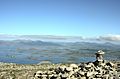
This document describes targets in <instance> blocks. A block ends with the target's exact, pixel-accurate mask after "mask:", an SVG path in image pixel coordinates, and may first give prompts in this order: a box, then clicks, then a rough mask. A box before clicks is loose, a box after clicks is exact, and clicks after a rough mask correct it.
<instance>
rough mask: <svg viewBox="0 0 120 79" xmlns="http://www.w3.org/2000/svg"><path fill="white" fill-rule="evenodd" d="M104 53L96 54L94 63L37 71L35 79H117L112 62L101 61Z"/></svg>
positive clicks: (100, 51)
mask: <svg viewBox="0 0 120 79" xmlns="http://www.w3.org/2000/svg"><path fill="white" fill-rule="evenodd" d="M103 55H104V52H103V51H102V50H99V51H98V52H97V53H96V61H95V62H88V63H81V64H70V65H69V66H66V65H61V66H59V67H57V68H54V69H49V70H48V71H37V72H36V73H35V74H34V77H35V79H119V77H118V74H117V71H116V66H115V64H113V63H112V62H106V61H105V60H104V59H103Z"/></svg>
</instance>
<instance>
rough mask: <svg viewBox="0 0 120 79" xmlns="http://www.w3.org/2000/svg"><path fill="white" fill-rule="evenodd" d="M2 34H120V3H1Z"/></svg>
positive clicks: (17, 0)
mask: <svg viewBox="0 0 120 79" xmlns="http://www.w3.org/2000/svg"><path fill="white" fill-rule="evenodd" d="M0 34H12V35H63V36H84V37H94V36H100V35H106V34H114V35H120V0H0Z"/></svg>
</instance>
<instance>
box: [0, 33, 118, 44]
mask: <svg viewBox="0 0 120 79" xmlns="http://www.w3.org/2000/svg"><path fill="white" fill-rule="evenodd" d="M0 40H32V41H45V42H95V43H106V42H108V43H114V44H120V36H119V35H108V36H99V37H91V38H85V37H82V36H55V35H7V34H0Z"/></svg>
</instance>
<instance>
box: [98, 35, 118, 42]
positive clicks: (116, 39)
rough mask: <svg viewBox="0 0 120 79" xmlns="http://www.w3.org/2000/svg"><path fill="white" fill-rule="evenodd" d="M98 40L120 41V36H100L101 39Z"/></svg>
mask: <svg viewBox="0 0 120 79" xmlns="http://www.w3.org/2000/svg"><path fill="white" fill-rule="evenodd" d="M97 40H101V41H113V42H114V41H115V42H117V41H120V35H111V34H109V35H104V36H99V38H98V39H97Z"/></svg>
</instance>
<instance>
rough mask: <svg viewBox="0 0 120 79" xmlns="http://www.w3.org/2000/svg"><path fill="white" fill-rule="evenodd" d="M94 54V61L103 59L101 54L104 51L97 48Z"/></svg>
mask: <svg viewBox="0 0 120 79" xmlns="http://www.w3.org/2000/svg"><path fill="white" fill-rule="evenodd" d="M95 54H96V61H103V55H104V54H105V52H103V51H102V50H99V51H97V52H96V53H95Z"/></svg>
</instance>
